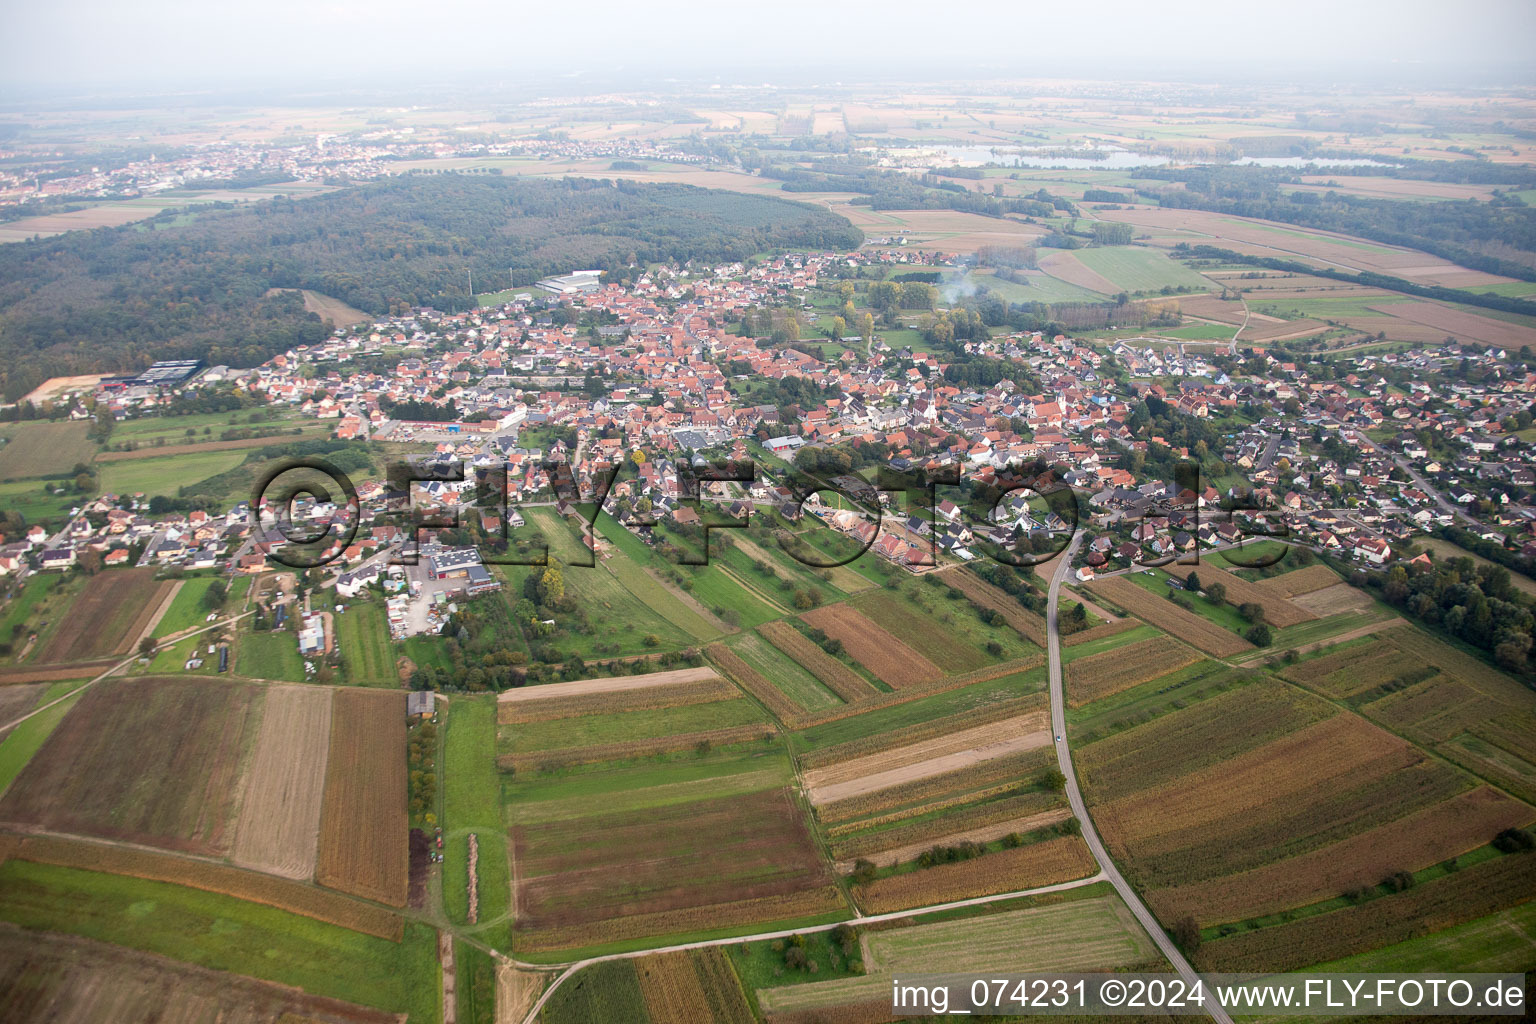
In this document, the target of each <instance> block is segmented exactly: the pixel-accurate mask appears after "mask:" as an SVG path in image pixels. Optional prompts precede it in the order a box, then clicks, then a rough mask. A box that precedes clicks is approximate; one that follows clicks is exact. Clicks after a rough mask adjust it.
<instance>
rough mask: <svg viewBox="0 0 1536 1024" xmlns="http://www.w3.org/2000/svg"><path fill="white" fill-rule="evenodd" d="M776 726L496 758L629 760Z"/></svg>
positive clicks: (531, 764)
mask: <svg viewBox="0 0 1536 1024" xmlns="http://www.w3.org/2000/svg"><path fill="white" fill-rule="evenodd" d="M772 732H773V726H771V725H769V724H767V723H762V724H758V725H738V726H733V727H731V728H728V729H710V730H707V731H704V732H688V733H677V734H676V735H672V736H657V737H653V738H651V739H644V740H631V741H629V742H626V743H604V744H598V745H595V746H589V747H571V748H569V749H566V750H540V751H531V752H529V753H526V754H502V755H501V756H499V757H497V758H496V765H497V767H499V768H511V769H513V770H514V771H523V770H526V769H528V768H538V769H541V770H542V769H545V768H550V769H553V768H564V767H569V766H571V765H578V764H599V763H601V762H603V761H628V760H631V759H633V758H637V757H651V756H654V755H656V754H666V753H670V752H672V751H675V750H693V749H697V748H698V747H699V745H700V744H703V743H707V744H709V745H710V746H711V747H725V746H730V745H731V744H733V743H746V742H749V741H751V740H758V739H762V738H763V737H764V736H767V735H771V734H772Z"/></svg>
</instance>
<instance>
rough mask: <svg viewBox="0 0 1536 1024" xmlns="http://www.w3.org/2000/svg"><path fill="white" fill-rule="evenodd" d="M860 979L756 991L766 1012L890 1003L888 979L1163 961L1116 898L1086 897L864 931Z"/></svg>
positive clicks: (1092, 968) (1151, 966)
mask: <svg viewBox="0 0 1536 1024" xmlns="http://www.w3.org/2000/svg"><path fill="white" fill-rule="evenodd" d="M861 945H862V947H863V961H864V967H865V970H866V971H867V972H868V973H867V975H866V976H864V977H860V978H850V979H846V980H843V979H839V980H836V981H807V982H802V983H800V984H795V985H784V984H781V985H779V986H776V987H769V988H763V989H759V990H758V991H757V993H756V995H757V999H758V1004H759V1005H760V1006H761V1007H762V1009H763V1010H764V1011H765V1012H769V1013H773V1014H780V1013H789V1012H794V1011H810V1010H818V1009H820V1010H828V1011H831V1010H833V1009H834V1008H838V1009H841V1008H842V1007H844V1006H847V1005H848V1004H863V1003H865V1002H871V1003H875V1002H883V1003H884V1005H885V1006H886V1007H887V1010H888V1008H889V1005H890V998H889V993H890V985H891V979H892V977H893V976H896V975H900V974H907V973H912V972H922V973H934V974H944V973H970V972H978V971H979V972H997V973H1003V972H1011V973H1022V972H1027V971H1101V970H1112V969H1116V968H1119V969H1126V968H1145V969H1155V967H1160V966H1161V963H1162V958H1161V957H1160V956H1159V954H1158V953H1157V950H1156V947H1154V946H1153V945H1152V942H1151V940H1150V939H1148V938H1147V936H1146V934H1145V933H1144V932H1143V931H1142V930H1141V927H1140V925H1138V924H1137V923H1136V921H1135V919H1134V918H1133V917H1132V916H1131V914H1130V911H1129V910H1128V909H1127V908H1126V907H1125V905H1124V904H1123V903H1121V902H1120V900H1119V898H1118V897H1116V896H1114V895H1113V894H1110V895H1090V896H1087V897H1085V898H1081V899H1071V898H1069V899H1067V900H1065V901H1063V902H1057V903H1047V904H1046V905H1043V906H1035V907H1029V908H1027V909H1022V910H1007V911H1002V912H998V913H988V914H981V915H979V916H973V917H964V918H958V919H954V920H948V921H943V922H935V923H932V924H922V923H920V924H917V925H913V926H909V927H902V928H893V929H890V930H880V931H873V930H872V931H869V932H867V933H866V934H865V935H864V937H863V939H862V943H861Z"/></svg>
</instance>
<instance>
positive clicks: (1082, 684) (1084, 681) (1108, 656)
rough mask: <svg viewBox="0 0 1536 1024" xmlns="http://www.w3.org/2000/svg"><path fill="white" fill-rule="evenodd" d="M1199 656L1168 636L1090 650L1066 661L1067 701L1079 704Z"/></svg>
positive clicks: (1119, 689)
mask: <svg viewBox="0 0 1536 1024" xmlns="http://www.w3.org/2000/svg"><path fill="white" fill-rule="evenodd" d="M1200 660H1201V657H1200V655H1199V654H1196V653H1195V652H1194V651H1193V650H1191V649H1190V648H1188V647H1185V646H1184V645H1183V644H1181V643H1178V642H1177V641H1175V640H1171V639H1169V638H1167V637H1154V638H1153V639H1151V640H1142V641H1140V642H1139V643H1134V644H1127V645H1126V646H1124V647H1117V648H1115V649H1114V650H1112V651H1105V652H1104V653H1102V654H1090V655H1089V656H1088V657H1086V658H1079V659H1078V660H1076V661H1073V662H1071V663H1069V664H1068V665H1067V668H1066V673H1067V678H1066V687H1067V703H1068V704H1069V705H1071V706H1072V707H1075V708H1077V707H1082V706H1083V705H1084V704H1090V703H1092V702H1093V701H1096V700H1098V699H1100V698H1101V697H1108V696H1110V695H1111V694H1115V693H1119V692H1121V691H1122V690H1129V689H1130V688H1131V687H1133V686H1137V685H1140V684H1141V683H1145V682H1147V681H1149V680H1152V679H1156V678H1157V677H1158V676H1162V675H1167V674H1168V673H1169V672H1176V671H1178V670H1179V669H1181V668H1183V667H1184V666H1185V665H1190V664H1193V663H1194V662H1197V661H1200Z"/></svg>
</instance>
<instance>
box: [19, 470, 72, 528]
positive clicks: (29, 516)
mask: <svg viewBox="0 0 1536 1024" xmlns="http://www.w3.org/2000/svg"><path fill="white" fill-rule="evenodd" d="M54 488H62V489H63V491H64V493H62V494H55V493H53V489H54ZM86 498H87V495H83V494H80V493H79V492H77V491H76V490H75V489H74V486H73V484H71V483H68V482H66V481H58V482H55V481H51V480H16V481H12V482H11V483H0V505H4V506H5V507H6V508H7V509H8V510H10V511H12V512H15V513H17V514H18V515H21V516H24V517H25V518H26V520H27V522H29V523H38V522H48V521H51V520H55V519H62V518H63V517H65V516H67V515H69V512H70V509H73V508H75V507H76V506H78V505H79V504H80V503H81V502H82V501H84V500H86Z"/></svg>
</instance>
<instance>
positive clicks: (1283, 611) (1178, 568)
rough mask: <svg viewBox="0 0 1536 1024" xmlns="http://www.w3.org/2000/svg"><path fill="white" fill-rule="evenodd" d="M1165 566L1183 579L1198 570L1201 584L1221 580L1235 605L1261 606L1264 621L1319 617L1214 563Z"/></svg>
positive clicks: (1278, 624) (1283, 623)
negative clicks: (1249, 604) (1250, 603)
mask: <svg viewBox="0 0 1536 1024" xmlns="http://www.w3.org/2000/svg"><path fill="white" fill-rule="evenodd" d="M1163 569H1164V571H1165V572H1167V573H1168V575H1170V576H1176V577H1178V578H1179V579H1181V580H1187V579H1189V577H1190V574H1191V573H1198V575H1199V578H1200V585H1201V586H1202V587H1204V586H1208V585H1210V584H1212V583H1220V584H1221V585H1222V586H1224V587H1226V588H1227V600H1228V601H1230V602H1231V603H1232V604H1234V605H1241V604H1247V603H1249V602H1252V603H1254V604H1257V605H1260V606H1262V607H1263V609H1264V619H1265V621H1267V622H1268V623H1269V624H1270V625H1271V626H1274V627H1276V628H1277V629H1284V628H1285V627H1286V626H1295V625H1297V624H1299V623H1302V622H1310V621H1311V620H1313V619H1315V618H1317V616H1316V615H1314V614H1312V613H1311V612H1309V611H1307V610H1306V609H1305V608H1301V607H1299V606H1297V605H1294V604H1292V603H1291V602H1290V601H1288V600H1287V599H1286V598H1284V597H1281V596H1280V595H1279V594H1276V593H1275V592H1274V591H1272V590H1268V589H1266V588H1264V587H1261V586H1259V585H1258V584H1257V583H1250V582H1248V581H1247V580H1245V579H1243V578H1242V577H1241V576H1237V575H1235V574H1233V573H1230V572H1227V571H1226V570H1225V569H1222V568H1218V567H1217V566H1214V565H1200V566H1194V565H1167V566H1164V567H1163Z"/></svg>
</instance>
